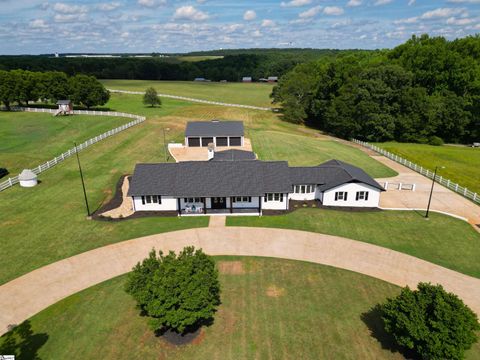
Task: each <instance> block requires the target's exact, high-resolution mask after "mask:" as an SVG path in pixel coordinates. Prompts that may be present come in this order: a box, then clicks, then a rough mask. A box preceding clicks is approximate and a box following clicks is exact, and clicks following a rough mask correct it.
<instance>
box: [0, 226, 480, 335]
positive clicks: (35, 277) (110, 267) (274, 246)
mask: <svg viewBox="0 0 480 360" xmlns="http://www.w3.org/2000/svg"><path fill="white" fill-rule="evenodd" d="M188 245H193V246H195V247H198V248H202V249H203V250H204V251H205V252H206V253H208V254H210V255H242V256H266V257H275V258H284V259H293V260H303V261H309V262H313V263H318V264H325V265H331V266H335V267H338V268H341V269H347V270H351V271H355V272H358V273H361V274H365V275H369V276H372V277H375V278H378V279H381V280H384V281H387V282H390V283H392V284H396V285H399V286H405V285H409V286H411V287H416V285H417V283H418V282H421V281H429V282H432V283H435V284H436V283H439V284H442V285H443V286H444V287H445V288H446V289H447V290H448V291H452V292H454V293H456V294H457V295H458V296H459V297H460V298H462V299H463V300H464V301H465V303H467V304H468V305H469V306H470V307H471V308H472V309H473V310H474V311H475V312H476V313H477V314H480V279H477V278H473V277H470V276H467V275H464V274H460V273H458V272H455V271H452V270H449V269H446V268H443V267H441V266H438V265H435V264H432V263H429V262H427V261H424V260H420V259H418V258H415V257H413V256H409V255H405V254H403V253H400V252H397V251H393V250H389V249H386V248H382V247H379V246H375V245H371V244H367V243H363V242H359V241H354V240H349V239H345V238H340V237H336V236H329V235H323V234H317V233H310V232H304V231H296V230H283V229H267V228H245V227H218V228H217V227H210V228H200V229H189V230H181V231H175V232H170V233H164V234H157V235H151V236H146V237H142V238H138V239H133V240H128V241H124V242H120V243H117V244H112V245H109V246H105V247H102V248H98V249H95V250H91V251H88V252H85V253H82V254H79V255H76V256H73V257H70V258H67V259H64V260H61V261H58V262H56V263H53V264H50V265H47V266H45V267H42V268H40V269H37V270H35V271H32V272H30V273H28V274H26V275H24V276H21V277H19V278H17V279H15V280H12V281H10V282H8V283H6V284H4V285H2V286H0V309H1V313H0V335H1V334H3V333H5V332H6V331H7V330H8V327H9V325H14V324H19V323H21V322H22V321H24V320H26V319H28V318H29V317H31V316H32V315H34V314H36V313H37V312H39V311H41V310H43V309H45V308H46V307H48V306H50V305H52V304H54V303H56V302H57V301H59V300H61V299H63V298H65V297H67V296H69V295H72V294H74V293H76V292H78V291H80V290H83V289H86V288H88V287H90V286H92V285H95V284H98V283H100V282H102V281H105V280H108V279H111V278H113V277H115V276H118V275H121V274H124V273H127V272H129V271H130V270H131V269H132V267H133V266H134V265H135V264H136V263H137V262H138V261H140V260H142V259H143V258H145V257H146V256H147V255H148V253H149V251H150V250H151V249H152V248H155V249H156V250H162V251H164V252H166V251H168V250H174V251H178V250H180V249H182V248H184V247H185V246H188Z"/></svg>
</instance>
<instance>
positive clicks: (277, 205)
mask: <svg viewBox="0 0 480 360" xmlns="http://www.w3.org/2000/svg"><path fill="white" fill-rule="evenodd" d="M262 210H288V194H283V201H275V200H268V201H265V198H264V197H263V196H262Z"/></svg>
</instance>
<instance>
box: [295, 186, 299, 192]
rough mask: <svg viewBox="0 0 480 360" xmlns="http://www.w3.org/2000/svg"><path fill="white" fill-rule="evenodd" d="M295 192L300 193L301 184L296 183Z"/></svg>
mask: <svg viewBox="0 0 480 360" xmlns="http://www.w3.org/2000/svg"><path fill="white" fill-rule="evenodd" d="M295 194H300V185H295Z"/></svg>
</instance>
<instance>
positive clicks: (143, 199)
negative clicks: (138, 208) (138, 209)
mask: <svg viewBox="0 0 480 360" xmlns="http://www.w3.org/2000/svg"><path fill="white" fill-rule="evenodd" d="M142 205H145V196H142Z"/></svg>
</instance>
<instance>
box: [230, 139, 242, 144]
mask: <svg viewBox="0 0 480 360" xmlns="http://www.w3.org/2000/svg"><path fill="white" fill-rule="evenodd" d="M230 146H242V138H240V137H231V138H230Z"/></svg>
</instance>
